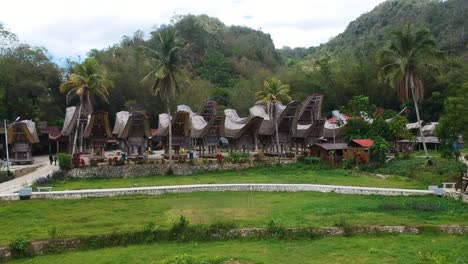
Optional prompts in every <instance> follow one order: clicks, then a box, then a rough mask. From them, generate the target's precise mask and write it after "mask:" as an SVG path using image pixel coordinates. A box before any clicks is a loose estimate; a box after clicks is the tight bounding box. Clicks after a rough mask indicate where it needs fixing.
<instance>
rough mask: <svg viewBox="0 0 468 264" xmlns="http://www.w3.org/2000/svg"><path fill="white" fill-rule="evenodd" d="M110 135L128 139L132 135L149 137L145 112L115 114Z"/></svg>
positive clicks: (149, 132) (149, 131)
mask: <svg viewBox="0 0 468 264" xmlns="http://www.w3.org/2000/svg"><path fill="white" fill-rule="evenodd" d="M112 134H114V135H116V136H117V138H122V139H123V138H128V137H129V136H132V135H134V136H135V135H138V136H140V135H141V136H144V137H147V138H150V137H151V130H150V126H149V120H148V116H147V115H146V112H145V111H132V112H131V113H129V112H127V111H121V112H118V113H117V114H116V119H115V126H114V130H113V131H112Z"/></svg>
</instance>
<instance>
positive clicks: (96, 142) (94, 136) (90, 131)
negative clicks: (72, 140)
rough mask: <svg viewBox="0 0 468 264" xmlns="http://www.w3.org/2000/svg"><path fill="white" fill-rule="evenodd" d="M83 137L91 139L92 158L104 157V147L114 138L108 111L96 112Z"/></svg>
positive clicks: (90, 155) (90, 154) (90, 156)
mask: <svg viewBox="0 0 468 264" xmlns="http://www.w3.org/2000/svg"><path fill="white" fill-rule="evenodd" d="M83 137H84V138H85V139H87V140H89V145H90V146H89V147H90V153H89V158H90V159H104V158H105V153H104V148H105V146H106V142H107V140H108V139H110V138H112V132H111V130H110V126H109V117H108V114H107V112H104V111H96V112H94V113H93V114H92V115H91V117H90V119H89V122H88V124H87V125H86V128H85V130H84V133H83Z"/></svg>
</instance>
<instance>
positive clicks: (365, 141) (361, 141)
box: [351, 139, 374, 148]
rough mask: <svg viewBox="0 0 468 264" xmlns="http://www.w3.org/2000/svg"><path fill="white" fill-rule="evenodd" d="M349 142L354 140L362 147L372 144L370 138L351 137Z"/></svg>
mask: <svg viewBox="0 0 468 264" xmlns="http://www.w3.org/2000/svg"><path fill="white" fill-rule="evenodd" d="M351 142H354V143H356V144H358V145H359V146H361V147H363V148H368V147H370V146H372V145H374V141H373V140H372V139H353V141H351Z"/></svg>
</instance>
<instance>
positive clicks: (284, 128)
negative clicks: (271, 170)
mask: <svg viewBox="0 0 468 264" xmlns="http://www.w3.org/2000/svg"><path fill="white" fill-rule="evenodd" d="M275 107H276V115H277V117H276V119H277V120H276V122H277V123H278V140H276V128H275V126H276V125H275V120H274V117H273V115H272V113H268V111H267V109H266V107H265V106H263V105H255V106H253V107H251V108H250V109H249V112H250V115H252V116H259V117H262V118H263V122H262V125H261V126H260V129H259V131H258V137H259V139H260V143H261V144H262V146H263V148H264V149H265V154H272V155H277V154H278V153H283V150H285V149H286V147H288V146H290V142H291V137H292V131H293V128H294V127H295V126H297V119H298V116H299V111H300V108H301V103H299V102H297V101H292V102H290V103H289V104H287V105H283V104H281V103H277V104H276V105H275ZM277 143H279V148H280V149H276V150H275V148H276V145H277Z"/></svg>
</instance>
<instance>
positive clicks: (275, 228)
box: [267, 220, 286, 238]
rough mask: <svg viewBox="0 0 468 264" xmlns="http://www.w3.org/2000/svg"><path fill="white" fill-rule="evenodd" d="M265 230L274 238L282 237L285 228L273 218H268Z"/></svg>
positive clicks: (284, 233)
mask: <svg viewBox="0 0 468 264" xmlns="http://www.w3.org/2000/svg"><path fill="white" fill-rule="evenodd" d="M267 232H268V233H269V234H270V235H271V236H272V237H275V238H284V237H285V235H286V228H284V226H282V225H281V224H278V223H276V222H275V221H274V220H270V221H269V222H268V224H267Z"/></svg>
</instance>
